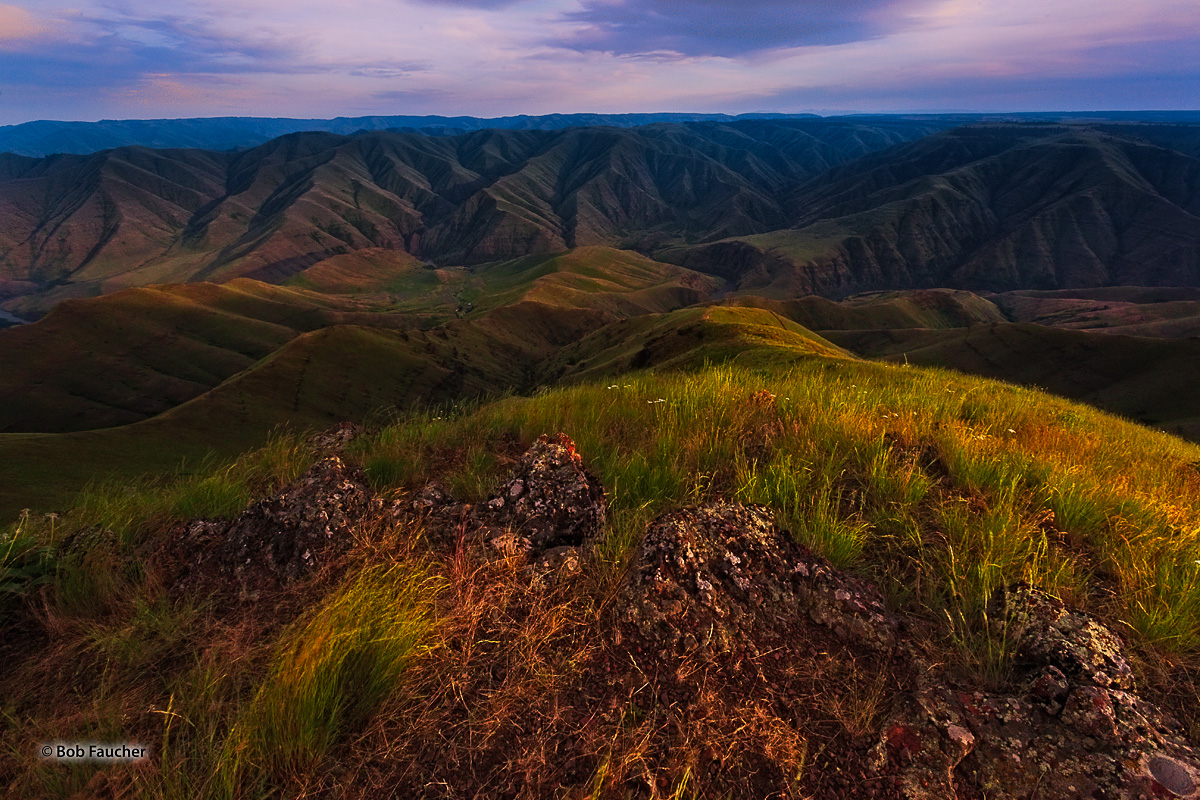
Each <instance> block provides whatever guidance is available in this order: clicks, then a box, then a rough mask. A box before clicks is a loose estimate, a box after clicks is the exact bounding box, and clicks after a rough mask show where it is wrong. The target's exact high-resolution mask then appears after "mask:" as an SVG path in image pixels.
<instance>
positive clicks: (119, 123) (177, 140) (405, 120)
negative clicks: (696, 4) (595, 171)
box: [0, 114, 816, 157]
mask: <svg viewBox="0 0 1200 800" xmlns="http://www.w3.org/2000/svg"><path fill="white" fill-rule="evenodd" d="M815 116H816V115H815V114H739V115H736V116H734V115H729V114H546V115H543V116H526V115H524V114H522V115H519V116H515V117H493V118H490V119H487V118H482V117H441V116H373V117H335V118H333V119H289V118H286V117H202V118H196V119H106V120H100V121H99V122H59V121H54V120H37V121H35V122H25V123H22V124H20V125H5V126H0V152H8V153H16V154H17V155H23V156H36V157H40V156H47V155H51V154H53V153H72V154H75V155H87V154H88V153H95V152H98V151H100V150H110V149H112V148H114V147H128V146H135V145H136V146H140V147H158V148H170V147H193V148H199V149H201V150H244V149H246V148H248V147H255V146H257V145H260V144H263V143H264V142H268V141H270V140H271V139H274V138H276V137H277V136H284V135H286V134H289V133H304V132H312V131H319V132H324V133H337V134H341V135H343V136H348V135H350V134H353V133H358V132H359V131H380V130H404V131H410V132H413V131H417V132H421V133H425V134H429V135H433V136H439V135H453V134H457V133H462V132H464V131H479V130H561V129H563V128H585V127H594V126H605V127H611V128H632V127H636V126H638V125H651V124H654V123H659V122H731V121H733V120H737V119H805V118H812V117H815Z"/></svg>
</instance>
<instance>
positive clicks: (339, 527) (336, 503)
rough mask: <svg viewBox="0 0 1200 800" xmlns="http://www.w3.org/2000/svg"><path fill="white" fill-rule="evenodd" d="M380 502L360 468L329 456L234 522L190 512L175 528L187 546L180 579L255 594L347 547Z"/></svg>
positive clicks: (180, 544)
mask: <svg viewBox="0 0 1200 800" xmlns="http://www.w3.org/2000/svg"><path fill="white" fill-rule="evenodd" d="M381 506H382V504H381V503H380V501H379V500H377V499H376V498H375V497H374V494H373V492H372V491H371V489H370V487H368V486H367V482H366V477H365V476H364V475H363V474H362V472H361V471H359V470H358V469H356V468H353V467H349V466H347V465H346V464H345V463H344V462H343V461H342V460H341V459H340V458H338V457H337V456H329V457H327V458H324V459H322V460H321V461H318V462H317V463H316V464H314V465H313V467H312V468H311V469H309V470H308V472H306V473H305V474H304V475H303V476H302V477H301V478H300V479H299V480H297V481H296V482H295V483H293V484H291V485H289V486H287V487H286V488H284V489H283V491H282V492H280V493H279V494H278V495H277V496H275V497H273V498H269V499H266V500H260V501H259V502H256V503H254V504H252V505H251V506H249V507H248V508H247V509H246V510H245V511H243V512H242V513H241V515H239V516H238V517H237V519H235V520H233V521H232V522H225V521H215V520H195V521H193V522H191V523H189V524H188V525H187V526H185V527H184V528H182V529H180V530H177V531H175V533H174V535H173V537H172V538H173V539H175V542H174V544H175V548H176V550H177V552H182V553H183V554H184V557H183V561H184V564H183V568H182V574H181V575H180V576H179V578H178V580H177V585H178V587H180V588H189V587H190V588H194V589H209V590H215V591H220V592H225V591H231V590H232V591H235V592H236V593H238V594H240V595H241V596H242V597H244V598H248V599H254V598H257V597H258V596H260V595H261V594H262V593H263V592H265V591H270V590H274V589H278V588H280V587H282V586H284V585H286V584H287V583H289V582H291V581H293V580H295V579H296V578H299V577H300V576H302V575H304V574H306V573H308V572H311V571H312V570H314V569H316V568H317V567H319V566H320V565H321V564H323V563H326V562H328V561H330V560H331V559H333V558H334V557H336V556H337V555H339V554H341V553H344V552H345V551H346V550H347V549H349V547H350V546H351V544H352V543H353V541H354V528H355V526H356V525H357V524H358V523H359V522H361V521H362V520H363V519H364V518H365V517H367V516H368V515H369V514H371V513H373V512H376V511H378V510H379V509H380V508H381Z"/></svg>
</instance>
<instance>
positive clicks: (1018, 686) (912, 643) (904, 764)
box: [615, 504, 1200, 800]
mask: <svg viewBox="0 0 1200 800" xmlns="http://www.w3.org/2000/svg"><path fill="white" fill-rule="evenodd" d="M618 602H619V606H618V609H619V610H618V621H617V632H616V634H615V635H616V637H617V640H618V641H619V642H620V644H621V646H622V647H623V648H625V649H627V650H628V656H626V658H630V659H632V661H633V663H634V664H635V665H636V667H637V669H638V672H639V674H640V675H645V676H646V677H647V679H648V680H649V681H650V685H651V686H652V687H654V689H653V690H654V691H655V693H656V694H657V696H658V697H659V701H658V702H660V703H669V704H670V705H671V706H672V707H673V708H675V709H677V710H678V713H679V714H680V715H681V717H682V719H681V720H680V721H679V722H678V723H676V724H678V725H679V726H680V727H681V728H682V729H687V728H688V726H691V725H699V724H701V723H700V722H699V721H698V720H691V719H690V718H689V715H691V714H692V713H693V710H695V709H693V710H689V709H690V708H691V705H690V704H691V703H693V702H694V699H693V698H695V697H696V696H697V695H698V694H699V693H700V692H701V689H702V684H704V682H706V681H711V680H713V675H714V674H715V675H724V676H726V678H725V679H724V681H723V686H724V688H723V689H722V691H723V692H733V693H746V694H747V695H748V696H753V697H757V698H759V699H760V700H762V701H764V702H767V703H768V704H769V705H770V707H772V708H776V709H786V710H787V713H786V714H782V713H781V717H780V724H788V723H787V719H788V715H795V716H802V715H803V714H804V713H805V712H804V710H803V709H804V708H805V703H806V702H808V701H807V700H806V697H812V696H813V694H812V693H813V692H835V693H836V692H842V691H846V687H845V686H843V685H841V684H840V682H839V681H840V680H844V679H846V678H847V677H849V678H850V679H855V678H861V674H862V671H864V670H870V669H879V670H884V671H886V672H889V673H891V674H893V675H895V676H896V679H897V685H896V689H897V690H898V691H897V692H896V693H895V694H894V695H893V701H894V703H895V705H894V709H895V710H894V713H892V714H891V716H890V717H889V718H888V719H887V720H886V722H885V723H884V724H883V725H882V727H881V728H878V729H877V730H878V733H877V734H875V736H876V737H877V738H876V739H875V743H874V745H873V746H870V747H867V746H863V747H862V748H861V749H860V748H859V746H858V745H855V744H853V743H847V742H842V743H841V744H840V745H837V746H833V747H830V748H829V749H828V752H827V753H825V754H823V755H822V757H821V758H822V759H823V760H819V762H818V763H817V764H815V765H814V766H813V767H812V773H811V774H810V778H809V779H810V781H811V784H810V785H809V786H808V790H809V791H810V792H813V793H814V794H813V796H834V797H842V796H845V797H886V798H904V800H953V798H963V800H966V798H972V799H973V798H981V797H986V798H996V800H1017V799H1018V798H1021V799H1022V800H1023V799H1024V798H1029V797H1042V798H1096V800H1099V799H1100V798H1105V800H1142V799H1144V800H1150V799H1151V798H1169V797H1197V796H1200V754H1198V753H1197V752H1196V750H1195V749H1194V748H1193V747H1192V745H1191V744H1190V743H1189V742H1188V741H1187V740H1186V739H1185V737H1184V735H1183V732H1182V730H1181V729H1180V727H1179V726H1178V724H1177V723H1175V722H1174V721H1173V720H1171V719H1170V717H1168V716H1167V715H1166V714H1164V713H1163V712H1161V711H1160V710H1159V709H1158V708H1156V707H1155V706H1154V704H1153V703H1151V702H1149V701H1148V700H1146V699H1144V698H1142V697H1140V696H1139V695H1138V694H1137V692H1136V686H1135V683H1134V677H1133V671H1132V669H1131V668H1130V665H1129V661H1128V659H1127V657H1126V654H1125V650H1124V645H1123V643H1122V642H1121V639H1120V637H1118V636H1117V635H1116V634H1115V633H1113V632H1112V631H1111V630H1110V629H1108V628H1107V627H1105V626H1104V625H1103V624H1101V623H1100V622H1099V621H1097V620H1096V619H1094V618H1093V617H1091V616H1088V615H1086V614H1082V613H1080V612H1076V611H1073V610H1071V609H1070V608H1068V607H1067V606H1066V605H1065V604H1064V603H1062V602H1061V601H1059V600H1057V599H1055V598H1052V597H1050V596H1048V595H1046V594H1045V593H1044V592H1041V591H1039V590H1037V589H1035V588H1032V587H1030V586H1026V585H1024V584H1017V585H1014V586H1011V587H1007V588H1005V589H1004V590H1002V591H1000V592H998V593H997V596H996V597H995V599H994V601H993V608H992V610H991V614H990V616H991V618H992V619H1000V620H1004V621H1005V622H1004V623H1003V625H1004V629H1003V630H997V631H996V633H997V635H999V636H1003V637H1005V638H1006V640H1007V641H1008V642H1009V643H1010V646H1011V648H1012V656H1013V664H1014V669H1015V671H1016V672H1015V679H1014V682H1013V684H1012V688H1011V689H1010V690H1009V691H1008V692H994V691H993V692H987V691H980V690H977V689H976V688H975V687H964V686H962V685H961V684H959V683H957V682H956V680H955V679H954V678H953V677H952V676H951V675H950V674H949V673H947V672H946V671H945V670H943V669H942V668H940V667H936V666H934V665H931V664H929V663H927V662H926V661H924V660H923V658H922V656H921V652H922V651H921V645H922V642H923V639H918V638H917V636H916V634H914V631H916V630H918V627H917V625H918V624H917V623H915V622H913V623H911V624H910V621H907V620H904V619H902V618H900V617H898V616H897V615H895V614H893V613H891V612H889V611H888V610H887V609H886V607H885V605H884V603H883V599H882V597H881V596H880V594H879V592H878V590H877V589H876V588H875V587H874V586H873V585H871V584H870V583H868V582H866V581H864V580H862V579H859V578H855V577H852V576H849V575H847V574H845V573H843V572H840V571H838V570H836V569H834V568H833V567H832V566H831V565H830V564H828V563H827V562H825V561H824V560H822V559H820V558H819V557H817V556H815V555H813V554H811V553H809V552H808V551H806V550H805V549H804V548H803V547H801V546H800V545H798V544H796V543H795V542H794V540H793V539H792V538H791V536H790V535H789V534H787V533H786V532H784V531H780V530H779V529H778V528H777V527H776V526H775V524H774V522H773V519H772V515H771V514H770V512H769V511H768V510H767V509H765V508H762V507H759V506H744V505H734V504H713V505H708V506H702V507H699V508H685V509H682V510H679V511H675V512H672V513H669V514H666V515H664V516H662V517H660V518H659V519H658V520H656V521H655V522H654V523H652V524H651V525H650V527H649V528H648V530H647V532H646V535H645V538H644V539H643V542H642V545H641V548H640V550H639V552H638V555H637V557H636V559H635V561H634V564H633V566H632V568H631V571H630V573H629V577H628V578H627V581H626V583H625V585H624V588H623V589H622V593H621V595H620V599H619V601H618ZM830 654H833V655H832V658H833V661H822V660H821V659H820V656H830ZM835 662H836V664H837V665H840V666H841V667H842V668H845V667H846V666H847V665H849V670H848V671H847V672H844V673H842V677H841V678H837V677H833V676H835V675H836V674H837V673H836V670H837V669H838V666H835V665H834V663H835ZM822 670H824V672H825V678H824V680H825V682H826V683H825V684H822V682H821V680H820V679H819V678H813V677H811V676H813V675H817V676H820V675H821V672H822ZM799 676H810V677H807V678H799ZM806 680H808V681H812V683H811V685H806V684H805V681H806ZM830 681H832V683H830ZM693 683H694V684H695V685H692V684H693ZM695 713H697V714H698V713H700V711H699V710H695ZM756 768H757V769H759V770H760V774H761V775H771V774H777V775H783V774H784V770H785V765H784V764H782V763H771V762H770V761H769V760H766V761H764V762H763V763H761V764H757V765H756ZM793 789H794V787H789V786H788V785H787V784H786V781H783V780H782V779H780V780H777V781H775V782H773V783H770V784H769V785H768V784H764V785H763V786H761V787H760V790H761V791H769V792H777V793H778V794H779V795H781V796H793V795H792V794H790V793H791V792H792V791H793ZM738 796H742V795H740V794H739V795H738Z"/></svg>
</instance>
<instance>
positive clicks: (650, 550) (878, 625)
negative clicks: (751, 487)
mask: <svg viewBox="0 0 1200 800" xmlns="http://www.w3.org/2000/svg"><path fill="white" fill-rule="evenodd" d="M623 604H624V608H623V611H622V619H623V621H624V623H626V625H627V626H628V630H629V634H628V635H629V636H631V637H632V638H633V639H634V640H635V641H636V642H637V643H638V644H639V645H640V646H641V648H642V649H643V650H648V651H649V652H651V653H653V654H656V655H657V656H658V657H659V658H660V659H665V660H672V659H680V658H693V657H696V658H700V659H703V660H708V661H712V660H718V659H720V660H724V661H726V662H727V663H729V664H731V665H736V664H738V663H739V662H741V661H743V660H745V659H755V658H758V657H759V656H761V655H762V654H764V653H766V652H768V651H771V650H773V649H775V648H778V647H785V648H786V647H788V646H789V643H790V642H789V640H790V639H791V638H792V637H793V636H794V635H796V634H797V632H798V631H801V630H803V629H805V628H807V627H811V626H812V624H813V623H815V624H818V625H821V626H824V627H826V628H827V629H828V630H829V631H830V632H832V633H833V634H834V635H835V636H837V637H838V638H840V639H843V640H847V641H852V642H853V643H855V644H858V645H862V646H866V647H868V648H871V649H876V650H887V649H889V648H890V647H891V646H892V644H893V642H894V640H895V630H896V624H895V620H894V619H893V618H892V617H891V616H890V615H888V614H887V612H886V610H885V609H884V606H883V602H882V599H881V597H880V596H879V593H878V592H877V591H876V590H875V588H874V587H872V586H871V585H870V584H868V583H866V582H864V581H860V580H858V579H856V578H853V577H850V576H848V575H845V574H844V573H841V572H838V571H837V570H834V569H833V568H832V567H831V566H830V565H829V564H828V563H827V562H825V561H824V560H823V559H821V558H819V557H817V556H815V555H813V554H812V553H809V552H808V551H806V550H805V549H804V548H802V547H800V546H799V545H798V544H796V542H795V541H793V540H792V538H791V537H790V536H789V535H787V534H786V533H785V532H783V531H780V530H779V529H778V528H777V527H776V526H775V523H774V519H773V516H772V514H771V513H770V512H769V511H768V510H767V509H765V508H763V507H761V506H746V505H736V504H723V503H718V504H713V505H707V506H702V507H698V508H686V509H683V510H680V511H676V512H672V513H669V514H666V515H664V516H662V517H660V518H659V519H657V520H656V521H655V522H654V523H652V524H651V525H650V527H649V528H648V529H647V531H646V535H645V538H644V539H643V541H642V545H641V549H640V552H639V554H638V557H637V560H636V561H635V563H634V566H633V569H632V570H631V572H630V575H629V578H628V580H627V583H626V586H625V588H624V590H623Z"/></svg>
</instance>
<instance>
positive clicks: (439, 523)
mask: <svg viewBox="0 0 1200 800" xmlns="http://www.w3.org/2000/svg"><path fill="white" fill-rule="evenodd" d="M409 505H410V507H411V509H412V511H415V512H417V513H419V514H421V515H422V516H423V519H424V521H425V526H426V530H427V531H428V532H429V533H430V534H431V536H432V537H434V538H436V539H441V540H444V541H453V540H456V539H457V538H459V537H465V538H468V539H481V540H483V541H484V542H485V543H486V544H487V545H488V546H489V548H490V549H491V550H492V551H494V552H496V553H498V554H500V555H502V556H504V557H506V558H507V557H513V556H529V557H530V558H535V559H536V558H537V557H538V556H539V555H540V554H542V553H545V552H547V551H550V550H554V549H555V548H559V547H578V546H580V545H583V544H586V543H588V542H590V541H592V540H593V539H595V538H596V537H597V536H598V535H599V534H600V533H601V531H603V530H604V524H605V520H606V518H607V514H608V501H607V499H606V498H605V496H604V487H603V486H602V485H601V484H600V481H599V480H598V479H597V478H596V477H595V476H593V475H592V474H591V473H590V472H589V471H588V470H587V468H586V467H584V466H583V459H582V458H581V457H580V455H579V453H577V452H575V443H574V442H572V441H571V438H570V437H569V436H567V435H566V434H565V433H559V434H556V435H554V436H546V435H544V434H543V435H542V436H539V437H538V439H537V441H536V442H534V443H533V445H532V446H531V447H530V448H529V449H528V450H527V451H526V452H525V454H524V455H523V456H521V458H520V460H519V461H518V462H517V464H516V467H515V468H514V470H513V472H512V474H511V475H509V477H508V478H507V479H506V480H504V481H503V482H501V483H500V485H498V486H497V487H496V488H495V490H493V492H492V495H491V497H490V498H489V499H488V500H487V501H485V502H483V503H480V504H478V505H475V506H472V505H470V504H467V503H461V502H459V501H457V500H455V499H454V497H453V496H451V494H450V493H449V492H448V491H446V489H444V488H443V487H442V485H441V484H439V483H437V482H436V481H431V482H429V483H427V484H426V485H425V486H424V487H423V488H422V489H421V491H420V492H418V494H417V496H416V497H415V498H414V499H413V500H412V502H411V503H410V504H409ZM395 512H396V513H398V514H404V513H407V509H404V508H401V507H400V506H397V507H396V508H395Z"/></svg>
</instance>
